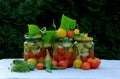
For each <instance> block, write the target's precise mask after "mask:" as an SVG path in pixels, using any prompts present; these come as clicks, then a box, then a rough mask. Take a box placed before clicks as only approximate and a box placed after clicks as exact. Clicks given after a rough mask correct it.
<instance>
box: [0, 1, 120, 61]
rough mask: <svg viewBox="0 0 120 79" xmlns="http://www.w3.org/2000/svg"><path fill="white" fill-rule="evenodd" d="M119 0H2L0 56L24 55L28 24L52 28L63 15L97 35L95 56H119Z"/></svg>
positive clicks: (0, 12) (0, 2)
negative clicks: (53, 23)
mask: <svg viewBox="0 0 120 79" xmlns="http://www.w3.org/2000/svg"><path fill="white" fill-rule="evenodd" d="M119 3H120V0H0V59H1V58H21V57H23V42H24V34H25V33H27V31H28V28H27V24H36V25H38V26H39V27H40V28H42V27H47V29H48V30H50V29H51V30H53V29H54V28H53V26H52V22H53V19H54V20H55V24H56V25H57V28H58V27H59V25H60V21H61V16H62V14H65V15H66V16H68V17H70V18H73V19H76V20H77V24H79V29H80V31H81V32H87V33H88V34H89V36H91V37H93V38H94V43H95V56H97V57H99V58H101V59H120V46H119V45H120V41H119V40H120V33H119V31H120V7H119Z"/></svg>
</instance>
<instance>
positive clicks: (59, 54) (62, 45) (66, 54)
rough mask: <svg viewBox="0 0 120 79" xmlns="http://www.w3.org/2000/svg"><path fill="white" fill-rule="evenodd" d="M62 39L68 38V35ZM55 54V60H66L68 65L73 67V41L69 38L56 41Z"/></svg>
mask: <svg viewBox="0 0 120 79" xmlns="http://www.w3.org/2000/svg"><path fill="white" fill-rule="evenodd" d="M61 39H66V37H65V38H61ZM53 54H54V57H53V58H54V60H56V61H57V62H60V61H62V60H64V61H65V62H66V63H67V67H71V66H72V64H73V61H74V59H73V43H72V41H69V40H66V41H64V40H60V39H58V40H57V41H56V42H55V43H54V48H53Z"/></svg>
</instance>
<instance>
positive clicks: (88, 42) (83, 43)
mask: <svg viewBox="0 0 120 79" xmlns="http://www.w3.org/2000/svg"><path fill="white" fill-rule="evenodd" d="M75 40H76V41H75V43H76V44H75V46H76V47H75V50H76V56H77V58H80V59H81V60H82V61H83V62H84V61H86V60H87V59H88V58H90V57H93V56H94V43H93V38H92V37H87V38H84V39H79V38H76V39H75Z"/></svg>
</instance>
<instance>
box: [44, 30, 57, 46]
mask: <svg viewBox="0 0 120 79" xmlns="http://www.w3.org/2000/svg"><path fill="white" fill-rule="evenodd" d="M55 39H56V31H52V30H50V31H46V33H45V35H44V37H43V40H44V43H47V44H52V43H54V41H55Z"/></svg>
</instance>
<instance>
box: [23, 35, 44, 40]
mask: <svg viewBox="0 0 120 79" xmlns="http://www.w3.org/2000/svg"><path fill="white" fill-rule="evenodd" d="M24 37H25V40H41V39H42V35H41V34H36V35H35V36H33V35H28V34H25V35H24Z"/></svg>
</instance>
